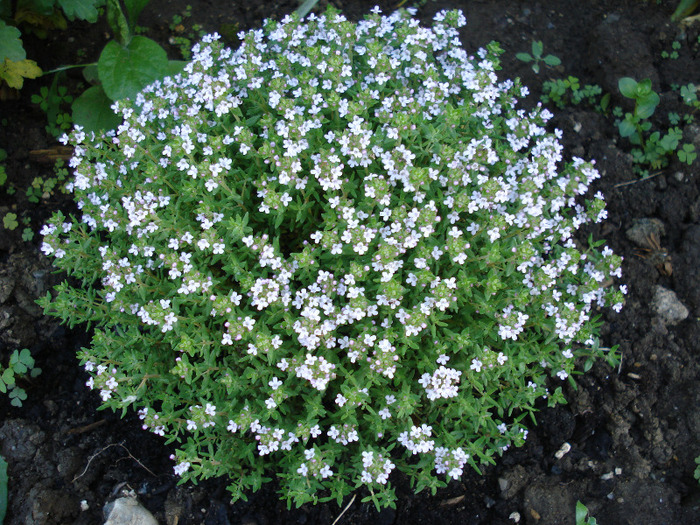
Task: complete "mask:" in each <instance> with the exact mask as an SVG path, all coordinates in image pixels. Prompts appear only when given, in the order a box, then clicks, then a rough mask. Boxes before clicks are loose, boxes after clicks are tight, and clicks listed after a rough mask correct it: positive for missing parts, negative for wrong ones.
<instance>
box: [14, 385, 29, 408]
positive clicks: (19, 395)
mask: <svg viewBox="0 0 700 525" xmlns="http://www.w3.org/2000/svg"><path fill="white" fill-rule="evenodd" d="M10 399H11V401H10V404H11V405H12V406H15V407H21V406H22V401H25V400H26V399H27V393H26V392H25V391H24V388H19V387H15V388H13V389H12V392H10Z"/></svg>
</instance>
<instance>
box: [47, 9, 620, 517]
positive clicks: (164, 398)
mask: <svg viewBox="0 0 700 525" xmlns="http://www.w3.org/2000/svg"><path fill="white" fill-rule="evenodd" d="M413 14H414V12H412V11H411V10H408V11H406V10H403V11H398V12H396V13H394V14H391V15H388V16H385V15H382V14H381V13H380V12H379V10H376V9H375V10H374V11H373V12H372V13H371V14H370V15H368V16H367V17H366V18H365V19H364V20H362V21H360V22H357V23H353V22H350V21H348V20H347V19H346V18H345V17H343V16H342V15H341V14H340V13H338V12H337V11H334V10H332V9H329V11H328V12H326V14H324V15H322V16H316V15H310V16H309V17H308V18H307V19H306V20H305V21H301V20H299V19H298V18H296V17H285V18H284V19H283V20H282V21H279V22H277V21H273V20H268V21H266V23H265V25H264V27H263V28H262V29H259V30H253V31H249V32H247V33H242V34H241V35H240V37H241V41H242V43H241V45H240V46H239V47H238V49H236V50H231V49H228V48H225V47H224V46H223V45H222V44H221V43H220V42H219V37H218V36H217V35H210V36H207V37H205V38H204V39H203V41H202V43H201V44H197V45H196V46H195V47H194V49H193V59H192V61H191V62H190V63H188V64H187V65H186V66H185V68H184V70H183V71H182V72H181V73H179V74H177V75H175V76H173V77H168V78H165V79H163V80H161V81H158V82H155V83H154V84H153V85H151V86H149V87H148V88H146V89H145V90H144V91H143V92H142V93H140V94H139V95H137V96H136V97H135V99H134V100H125V101H120V102H118V103H116V104H115V105H114V109H115V111H116V112H117V113H118V114H119V115H120V116H121V117H122V123H121V124H120V125H119V126H118V127H117V128H116V129H115V130H113V131H110V132H107V133H105V134H103V135H102V136H100V137H97V136H95V135H94V134H89V133H86V132H85V131H84V130H81V129H80V128H76V129H75V130H74V131H73V132H72V133H71V135H70V136H67V137H65V139H64V142H66V143H67V142H70V143H71V144H72V145H73V146H74V156H73V158H72V160H71V161H70V166H71V167H72V168H73V170H74V173H75V178H74V180H73V182H72V183H71V184H70V185H69V186H70V189H71V190H72V191H73V192H74V195H75V200H76V202H77V205H78V208H79V213H78V214H77V216H75V217H65V216H64V215H63V214H61V213H56V214H55V215H54V217H53V218H52V219H51V221H50V222H49V224H47V225H46V226H45V227H44V229H43V230H42V234H43V235H44V242H43V245H42V250H43V251H44V253H46V254H47V255H50V256H53V257H54V258H55V263H56V265H57V266H58V267H60V268H62V269H64V270H66V271H68V272H69V273H70V274H72V275H74V276H75V277H77V278H78V279H79V280H80V282H82V283H83V287H76V286H72V285H71V284H69V283H68V282H66V283H63V284H62V285H60V286H59V287H58V289H57V291H56V294H55V297H54V298H53V299H50V298H47V299H46V300H45V301H44V306H45V308H46V309H47V311H48V312H49V313H52V314H54V315H57V316H59V317H62V318H63V319H64V320H65V321H67V322H70V323H77V322H85V321H88V322H90V323H92V324H93V326H96V328H95V332H94V338H93V341H92V344H91V345H90V347H89V348H87V349H85V350H83V351H81V353H80V358H81V360H82V362H83V364H84V366H85V368H86V370H87V371H88V372H89V373H90V375H91V379H90V381H89V386H90V387H92V388H96V389H99V391H100V393H101V395H102V399H103V401H104V404H105V405H107V406H110V407H112V408H114V409H124V408H126V407H128V406H133V407H134V408H135V409H137V410H139V414H140V417H141V419H142V420H143V426H144V428H146V429H149V430H150V431H152V432H155V433H157V434H159V435H162V436H165V437H167V438H168V439H170V440H171V441H175V442H177V443H179V446H178V450H177V453H176V454H175V460H176V466H175V472H176V474H178V475H181V476H183V477H184V478H189V477H210V476H215V475H232V478H234V479H235V480H236V481H235V483H234V484H233V485H232V486H231V487H230V488H231V491H232V493H233V495H234V497H240V496H241V495H242V494H243V492H244V491H245V490H247V489H250V488H253V487H259V486H260V483H261V482H262V480H263V476H264V475H265V473H270V472H274V473H276V474H277V475H278V476H279V478H280V480H281V484H282V487H283V488H282V490H283V493H284V494H285V495H286V497H287V498H288V499H290V500H293V501H294V502H296V503H297V504H300V503H303V502H305V501H316V498H317V496H316V494H317V492H318V491H322V490H330V491H331V494H332V495H333V496H335V497H338V498H341V497H342V495H344V494H347V493H348V492H349V490H352V488H351V487H354V486H358V485H360V486H361V485H365V486H368V487H369V488H370V489H371V494H372V497H373V498H378V499H375V502H377V503H378V504H381V505H388V504H390V500H391V497H392V495H393V489H391V477H392V476H395V475H397V474H396V473H394V471H395V470H396V471H398V472H403V473H406V474H408V475H409V476H412V477H413V478H415V479H414V481H417V485H418V486H436V484H440V483H444V482H445V480H446V479H450V478H454V479H456V478H459V476H460V475H461V473H462V470H463V467H464V465H465V464H466V463H467V462H469V463H470V464H473V465H474V466H477V465H478V464H479V463H480V462H482V461H490V460H491V458H492V456H493V455H494V454H499V453H502V452H503V451H504V450H506V449H507V448H508V447H509V446H511V445H519V444H521V443H522V442H523V440H524V439H525V436H526V435H527V431H526V429H525V428H524V426H523V424H522V423H521V421H524V420H525V419H524V417H522V416H523V415H524V414H525V413H527V412H533V411H534V408H533V407H534V404H535V402H536V401H537V400H538V399H541V398H544V399H546V400H547V402H548V403H550V404H554V403H557V402H562V401H563V396H562V392H561V387H560V386H558V383H559V382H560V381H561V380H562V379H565V378H569V377H570V376H571V375H572V374H573V373H574V372H575V365H576V362H577V358H578V357H581V356H584V355H585V356H592V355H602V354H603V353H604V352H603V351H602V350H600V349H599V347H598V342H597V337H596V328H597V325H596V324H595V323H594V322H593V319H594V317H595V315H596V310H597V309H599V308H601V307H604V306H608V305H609V306H612V307H613V308H615V309H619V308H620V307H621V306H622V303H623V294H624V293H625V291H626V289H625V288H624V287H623V288H621V289H615V288H613V287H611V286H609V284H608V283H609V282H611V281H612V278H613V277H619V276H620V262H621V259H620V257H618V256H616V255H615V254H613V252H612V250H610V249H609V248H607V247H606V248H605V249H603V250H602V251H599V250H598V249H597V248H596V246H597V245H591V246H585V245H583V244H582V243H581V242H580V240H579V239H577V238H576V232H577V230H578V229H579V228H580V227H581V226H582V225H585V224H588V223H591V222H597V221H600V220H602V219H604V218H605V205H604V201H603V196H602V195H600V194H596V195H595V196H594V197H593V198H592V199H588V200H587V199H586V198H585V196H584V195H585V193H586V192H587V191H588V188H589V186H590V185H591V183H592V182H593V181H594V180H595V179H596V178H597V177H598V176H599V175H598V172H597V171H596V170H595V169H594V167H593V164H592V163H589V162H585V161H583V160H582V159H578V158H574V159H571V160H570V161H569V162H566V161H565V158H564V153H563V151H562V146H561V145H560V143H559V141H558V139H559V137H560V133H559V132H558V131H556V130H555V131H554V132H550V131H547V121H548V120H549V119H550V118H551V116H552V115H551V114H550V113H549V112H548V111H547V110H546V109H543V108H541V107H536V108H534V109H532V110H530V111H526V110H524V109H521V108H519V107H518V99H520V98H521V97H523V96H525V95H526V94H527V89H526V88H525V87H523V86H521V85H520V84H519V82H517V81H516V82H513V81H510V80H505V81H499V79H498V77H497V75H496V71H497V70H498V68H499V65H498V64H499V60H498V56H499V54H500V52H501V51H500V49H499V48H498V46H497V44H490V45H489V46H487V48H485V49H479V50H478V51H477V52H476V55H475V56H470V55H469V54H468V53H467V52H466V51H465V50H464V49H462V47H461V46H460V42H459V38H458V28H459V27H461V26H463V25H464V24H465V20H464V17H463V16H462V14H461V13H460V12H457V11H453V12H441V13H439V14H438V15H436V17H435V19H434V23H433V26H432V27H430V28H427V27H422V26H421V25H420V24H419V23H418V22H417V21H416V20H414V19H413V18H412V15H413ZM72 282H77V281H72ZM548 384H549V385H550V386H551V385H552V384H554V388H553V389H551V390H550V389H549V388H548V387H547V385H548ZM505 414H511V415H512V416H506V415H505ZM416 465H423V466H424V467H425V468H418V467H417V466H416ZM436 478H437V479H436Z"/></svg>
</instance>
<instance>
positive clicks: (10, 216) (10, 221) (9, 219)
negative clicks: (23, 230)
mask: <svg viewBox="0 0 700 525" xmlns="http://www.w3.org/2000/svg"><path fill="white" fill-rule="evenodd" d="M2 225H3V226H4V227H5V229H7V230H14V229H15V228H17V226H19V223H18V222H17V214H16V213H7V214H5V217H3V219H2Z"/></svg>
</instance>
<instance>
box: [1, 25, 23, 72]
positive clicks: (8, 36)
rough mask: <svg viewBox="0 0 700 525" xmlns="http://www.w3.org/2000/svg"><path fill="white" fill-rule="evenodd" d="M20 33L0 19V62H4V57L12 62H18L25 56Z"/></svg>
mask: <svg viewBox="0 0 700 525" xmlns="http://www.w3.org/2000/svg"><path fill="white" fill-rule="evenodd" d="M21 36H22V33H21V32H20V30H19V29H17V28H16V27H12V26H8V25H7V24H6V23H5V22H3V21H2V20H0V62H4V61H5V59H6V58H8V59H10V60H12V61H13V62H18V61H20V60H24V59H25V58H27V53H26V52H25V51H24V46H23V45H22V40H21V39H20V37H21Z"/></svg>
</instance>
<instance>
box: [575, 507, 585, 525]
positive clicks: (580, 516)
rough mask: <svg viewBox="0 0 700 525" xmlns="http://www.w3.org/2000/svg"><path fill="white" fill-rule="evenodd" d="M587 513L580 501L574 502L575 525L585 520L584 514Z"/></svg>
mask: <svg viewBox="0 0 700 525" xmlns="http://www.w3.org/2000/svg"><path fill="white" fill-rule="evenodd" d="M587 515H588V509H587V508H586V506H585V505H584V504H583V503H581V502H580V501H577V502H576V525H580V524H583V523H585V522H586V516H587Z"/></svg>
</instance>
